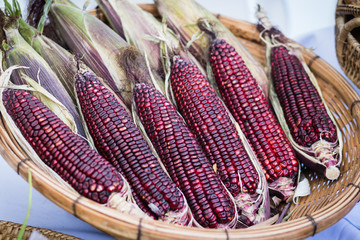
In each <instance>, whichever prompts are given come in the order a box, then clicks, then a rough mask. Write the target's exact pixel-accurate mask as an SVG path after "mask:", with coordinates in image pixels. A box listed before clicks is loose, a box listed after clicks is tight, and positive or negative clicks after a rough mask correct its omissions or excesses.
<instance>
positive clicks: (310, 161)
mask: <svg viewBox="0 0 360 240" xmlns="http://www.w3.org/2000/svg"><path fill="white" fill-rule="evenodd" d="M257 18H258V21H259V22H258V24H257V28H258V30H259V32H261V33H262V39H263V40H264V42H265V43H266V66H267V70H268V75H269V78H270V80H271V85H272V89H273V91H271V97H270V98H271V100H272V102H273V107H274V108H273V109H274V112H275V114H276V115H277V117H278V119H279V123H280V124H281V126H282V127H283V129H284V130H285V132H286V134H287V137H288V138H289V140H290V143H291V144H292V146H293V148H294V150H295V152H296V155H297V156H298V158H299V160H300V161H301V163H303V164H304V165H305V166H306V167H307V168H308V169H311V170H313V171H315V172H317V173H319V174H321V175H323V176H325V177H327V178H328V179H329V180H335V179H337V178H338V177H339V175H340V163H341V160H342V148H343V141H342V138H341V137H339V135H340V131H339V129H338V128H337V126H336V122H335V120H334V119H333V118H332V115H331V114H332V113H331V112H330V111H329V110H328V109H327V107H326V103H325V101H324V100H323V99H322V97H321V92H320V88H319V87H318V84H317V81H316V78H315V77H314V75H313V74H311V71H310V69H309V68H308V67H307V65H306V63H305V61H304V59H303V58H302V56H301V51H299V49H300V48H299V46H298V47H296V48H294V47H293V46H294V43H293V42H292V41H291V40H289V39H288V38H287V37H286V36H285V35H284V34H282V32H281V31H279V30H278V29H277V28H275V27H273V26H272V24H271V22H270V20H269V18H268V17H267V16H266V14H265V12H264V11H263V10H262V9H261V7H260V5H259V6H258V11H257Z"/></svg>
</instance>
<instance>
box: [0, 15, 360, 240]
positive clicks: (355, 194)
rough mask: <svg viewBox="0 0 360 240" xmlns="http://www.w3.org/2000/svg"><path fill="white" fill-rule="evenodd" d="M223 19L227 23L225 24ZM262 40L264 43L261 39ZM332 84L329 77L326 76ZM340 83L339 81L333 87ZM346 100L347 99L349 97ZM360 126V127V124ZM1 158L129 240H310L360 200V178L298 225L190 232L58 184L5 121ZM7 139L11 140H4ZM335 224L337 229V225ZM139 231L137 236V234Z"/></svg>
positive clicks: (358, 107)
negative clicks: (141, 238)
mask: <svg viewBox="0 0 360 240" xmlns="http://www.w3.org/2000/svg"><path fill="white" fill-rule="evenodd" d="M221 18H224V19H227V20H229V21H235V22H234V24H239V26H240V25H241V24H246V25H249V24H250V25H251V26H253V27H254V28H255V24H252V23H248V22H246V21H242V20H236V19H232V18H227V17H224V16H221ZM220 20H221V19H220ZM256 41H258V39H256ZM304 58H305V61H306V62H307V63H308V64H309V62H310V63H311V64H310V68H311V70H312V71H314V72H315V74H316V73H317V74H325V76H326V75H328V74H330V73H332V74H334V75H335V76H336V78H337V81H335V84H336V86H337V88H338V89H344V91H346V93H344V96H345V95H346V96H347V97H348V98H349V100H347V101H352V102H348V103H347V104H348V105H349V106H350V105H351V106H353V104H354V103H355V102H360V96H359V95H358V94H357V93H356V91H355V90H354V89H353V88H352V87H351V85H350V84H349V83H348V82H347V81H346V79H345V78H344V77H343V76H342V75H341V74H340V73H338V72H337V71H336V70H335V69H334V68H333V67H332V66H330V65H329V64H328V63H327V62H325V61H324V60H323V59H321V58H319V57H318V56H316V55H315V54H314V53H312V52H307V51H305V52H304ZM319 68H321V69H324V68H325V69H326V72H325V73H324V72H320V70H319ZM324 79H325V80H326V79H327V78H326V77H324ZM332 84H334V82H332ZM344 96H342V97H344ZM351 110H352V111H354V113H355V115H353V116H354V118H355V119H356V121H357V122H358V123H360V104H355V105H354V106H353V107H351ZM359 125H360V124H359ZM0 136H1V138H0V154H1V155H2V156H3V158H4V160H5V161H6V162H7V163H8V164H9V165H10V166H11V168H13V169H14V170H15V171H16V172H18V174H19V175H20V176H21V177H23V178H24V179H25V180H26V181H27V176H28V172H27V171H28V169H30V171H31V173H32V179H33V186H34V188H36V189H37V190H38V191H39V192H40V193H41V194H43V195H44V196H45V197H46V198H48V199H49V200H51V201H52V202H54V203H55V204H56V205H58V206H59V207H61V208H63V209H64V210H66V211H67V212H69V213H70V214H73V215H74V216H76V217H78V218H80V219H81V220H83V221H86V222H87V223H89V224H91V225H93V226H94V227H96V228H99V229H100V230H103V231H105V232H107V233H108V234H110V235H113V236H117V237H119V236H120V235H119V232H118V231H117V230H116V227H117V226H118V225H119V224H121V225H122V227H124V228H125V229H127V231H126V232H123V233H121V234H122V235H121V236H125V237H128V238H136V237H137V236H140V235H141V234H143V235H145V234H146V235H147V236H150V237H149V238H159V239H183V238H184V237H186V238H188V239H198V238H204V237H208V238H209V239H224V237H226V238H238V239H253V238H257V239H265V238H266V239H268V238H272V239H283V238H284V237H285V236H287V235H288V234H289V233H293V232H294V231H296V232H297V233H298V234H301V236H300V235H298V234H297V235H296V236H294V239H297V237H299V239H300V237H301V238H303V237H309V236H311V235H314V234H315V233H317V232H320V231H322V230H324V229H326V228H327V227H328V225H326V224H324V220H325V219H326V220H327V221H330V222H331V223H332V224H334V223H336V222H337V221H339V220H340V219H341V218H343V217H344V216H345V215H346V214H347V213H348V212H349V211H350V210H351V209H352V208H353V207H354V206H355V204H356V203H357V202H358V200H359V199H360V189H359V188H358V187H356V186H360V173H358V174H357V175H356V181H355V182H354V183H353V184H354V186H355V187H351V186H350V185H349V186H348V187H347V188H346V189H345V190H344V191H343V192H341V193H340V194H339V195H338V197H337V198H336V199H335V200H334V202H333V203H334V204H333V205H331V206H330V205H329V204H327V205H326V207H324V208H322V209H320V210H317V211H315V212H313V213H312V214H311V215H309V216H303V217H300V218H298V219H295V220H291V221H288V222H284V223H280V224H277V225H272V226H271V227H269V226H256V229H257V230H256V231H253V229H252V228H248V229H234V230H220V229H200V228H188V227H183V226H176V225H172V224H167V223H163V222H159V221H155V220H143V219H140V218H138V217H135V216H129V215H126V214H121V213H119V212H117V211H116V210H113V209H110V208H107V207H105V206H102V205H100V204H98V203H96V202H94V201H91V200H89V199H86V198H85V197H79V196H80V195H79V194H76V193H74V192H73V191H70V190H68V189H65V188H64V187H62V186H61V184H59V183H58V182H57V181H55V180H54V179H52V178H51V177H49V176H47V175H46V174H45V173H44V172H43V171H42V170H41V169H40V168H39V167H38V166H36V165H35V164H34V163H33V162H32V161H25V160H26V159H27V156H26V155H25V154H23V153H21V150H19V149H16V147H17V146H16V145H15V144H14V145H13V146H11V145H9V143H8V142H6V139H11V138H10V136H9V135H8V133H7V131H6V128H5V126H4V125H3V122H1V123H0ZM4 139H5V141H4ZM14 150H15V151H14ZM94 216H97V217H98V219H96V221H97V222H94ZM98 221H101V222H106V224H105V226H104V225H101V224H99V223H98ZM332 224H331V225H332ZM134 232H136V234H134Z"/></svg>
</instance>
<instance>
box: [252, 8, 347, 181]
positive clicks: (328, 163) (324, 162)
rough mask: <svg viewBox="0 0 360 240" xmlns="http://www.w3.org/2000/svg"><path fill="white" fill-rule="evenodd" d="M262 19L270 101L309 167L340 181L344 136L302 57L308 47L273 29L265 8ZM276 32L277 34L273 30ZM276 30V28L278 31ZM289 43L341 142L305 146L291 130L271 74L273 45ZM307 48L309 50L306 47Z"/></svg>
mask: <svg viewBox="0 0 360 240" xmlns="http://www.w3.org/2000/svg"><path fill="white" fill-rule="evenodd" d="M257 14H258V19H259V24H260V25H261V26H262V27H263V28H264V30H263V32H262V35H263V40H264V42H265V43H266V66H267V71H268V77H269V79H270V100H271V103H272V106H273V109H274V112H275V114H276V116H277V118H278V120H279V123H280V125H281V127H282V128H283V130H284V132H285V134H286V135H287V137H288V139H289V140H290V143H291V144H292V146H293V148H294V150H295V152H296V154H297V156H298V159H299V160H300V162H302V163H303V164H304V165H305V166H307V167H308V168H309V169H311V170H312V171H315V172H317V173H318V174H320V175H322V176H325V177H326V178H327V179H329V180H336V179H337V178H338V177H339V175H340V170H339V169H340V164H341V161H342V150H343V140H342V137H341V131H340V129H339V127H338V126H337V124H336V121H335V118H334V116H333V114H332V112H331V111H330V109H329V107H328V106H327V104H326V102H325V100H324V98H323V96H322V93H321V89H320V87H319V84H318V83H317V80H316V78H315V76H314V74H313V73H312V72H311V70H310V68H309V67H308V66H307V64H306V62H305V60H304V58H303V57H302V54H301V50H305V49H304V47H302V46H300V45H298V44H295V43H292V41H290V40H289V39H287V38H286V36H284V35H283V34H282V33H281V32H280V31H278V30H277V29H275V28H273V27H272V25H271V23H270V21H269V19H268V18H267V16H266V15H265V13H264V12H262V10H261V8H260V7H259V9H258V13H257ZM270 30H271V32H274V35H272V34H271V33H270ZM274 30H275V31H274ZM280 45H281V46H285V47H286V48H287V49H288V51H289V52H290V54H292V55H294V56H295V57H297V58H298V59H299V61H300V62H301V64H302V66H303V67H304V69H305V71H306V73H307V74H308V76H309V78H310V80H311V82H312V84H313V85H314V87H315V88H316V90H317V92H318V93H319V95H320V98H321V100H322V103H323V105H324V107H325V110H326V112H327V114H328V115H329V117H330V119H331V120H332V122H333V124H334V125H335V126H336V132H337V137H338V138H337V141H336V142H328V141H326V140H325V139H320V140H318V141H317V142H315V143H313V144H312V145H311V146H310V147H303V146H300V145H299V144H297V143H296V142H295V140H294V138H293V137H292V134H291V131H290V129H289V127H288V125H287V122H286V119H285V116H284V112H283V109H282V107H281V104H280V101H279V98H278V96H277V94H276V92H275V89H274V86H273V84H272V74H271V51H272V48H273V47H278V46H280ZM305 51H306V50H305Z"/></svg>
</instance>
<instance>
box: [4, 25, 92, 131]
mask: <svg viewBox="0 0 360 240" xmlns="http://www.w3.org/2000/svg"><path fill="white" fill-rule="evenodd" d="M4 32H5V35H6V38H7V43H3V48H4V50H5V63H6V66H8V67H11V66H14V65H19V66H25V67H27V68H21V69H16V70H14V71H13V73H12V76H11V80H12V82H13V83H15V84H17V85H21V84H26V82H25V80H24V78H23V77H22V75H27V76H29V77H30V78H32V79H34V80H35V81H37V82H38V83H39V84H40V85H41V86H42V87H43V88H44V89H46V90H47V91H48V92H49V93H50V94H51V95H53V96H54V97H55V98H56V99H58V100H59V101H60V102H61V103H62V104H63V105H64V106H65V107H66V108H67V109H68V110H69V112H70V113H71V115H72V116H73V117H74V121H75V123H76V126H77V133H78V134H79V135H81V136H85V132H84V129H83V126H82V123H81V119H80V116H79V113H78V111H77V109H76V106H75V103H74V102H73V101H72V99H71V97H70V95H69V94H68V93H67V92H66V90H65V88H64V86H63V85H62V84H61V82H60V81H59V79H58V78H57V76H56V74H55V73H54V72H53V71H52V70H51V68H50V66H49V64H48V63H47V62H46V61H45V60H44V59H43V58H42V57H41V56H40V55H39V54H38V53H37V52H36V51H35V50H34V49H33V48H32V47H31V46H30V45H29V44H28V43H27V42H26V41H25V40H24V39H23V38H22V37H21V35H20V34H19V31H18V29H17V22H12V23H11V24H10V25H7V26H6V27H5V28H4Z"/></svg>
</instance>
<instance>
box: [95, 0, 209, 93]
mask: <svg viewBox="0 0 360 240" xmlns="http://www.w3.org/2000/svg"><path fill="white" fill-rule="evenodd" d="M97 3H98V4H99V7H100V8H101V10H102V11H103V12H104V13H105V15H106V17H107V19H108V21H109V22H110V25H111V26H112V27H113V28H114V30H116V31H117V32H123V34H124V37H125V39H126V41H127V42H128V43H130V44H131V45H134V46H135V47H136V48H137V49H139V50H140V52H141V53H143V55H145V56H147V57H148V61H149V63H150V69H151V71H152V74H153V76H154V80H155V81H157V85H158V86H160V88H161V90H162V91H163V90H164V81H165V79H166V77H167V76H168V74H169V70H168V69H165V68H166V63H165V62H164V61H166V60H164V57H163V55H164V51H165V50H164V48H165V46H164V44H165V42H166V45H167V47H168V49H169V51H170V52H176V53H177V54H180V55H181V56H182V57H183V58H185V59H187V60H190V61H192V62H194V63H195V64H196V65H198V66H199V68H200V69H201V70H202V71H203V72H204V70H203V69H202V67H201V64H200V63H199V62H198V61H197V60H196V58H194V57H193V56H192V55H191V54H190V53H188V52H187V50H186V49H184V48H182V47H181V45H180V42H179V39H178V37H177V36H176V35H175V34H174V32H173V31H172V30H171V29H169V28H167V27H166V26H164V24H165V19H164V22H163V23H161V22H159V21H158V20H157V19H156V18H155V17H154V16H153V15H152V14H150V13H148V12H146V11H144V10H142V9H141V8H140V7H139V6H138V5H137V4H135V3H133V2H132V1H131V0H97ZM170 54H171V53H170ZM159 78H160V81H159V80H158V79H159ZM154 80H153V81H154Z"/></svg>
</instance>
